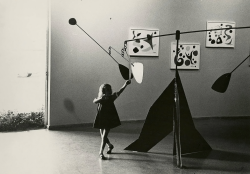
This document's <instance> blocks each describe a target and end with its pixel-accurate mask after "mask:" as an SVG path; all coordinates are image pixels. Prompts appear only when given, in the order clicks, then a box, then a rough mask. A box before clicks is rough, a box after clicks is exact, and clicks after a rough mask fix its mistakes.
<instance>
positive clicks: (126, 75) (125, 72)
mask: <svg viewBox="0 0 250 174" xmlns="http://www.w3.org/2000/svg"><path fill="white" fill-rule="evenodd" d="M69 24H70V25H76V26H78V27H79V28H80V29H81V30H82V31H83V32H84V33H85V34H86V35H87V36H89V37H90V38H91V39H92V40H93V41H94V42H95V43H96V44H97V45H98V46H99V47H101V48H102V49H103V51H105V52H106V53H107V54H108V55H109V56H110V57H111V58H112V59H113V60H114V61H115V62H116V63H117V64H118V67H119V70H120V73H121V75H122V77H123V78H124V79H125V80H128V79H130V78H133V74H132V73H131V74H130V70H129V69H128V68H127V67H125V66H124V65H122V64H119V63H118V62H117V61H116V60H115V58H114V57H113V56H112V55H111V53H110V52H108V51H106V50H105V49H104V48H103V47H102V46H101V45H100V44H99V43H98V42H97V41H96V40H95V39H94V38H92V37H91V36H90V35H89V34H88V33H87V32H86V31H85V30H83V29H82V28H81V27H80V26H79V25H78V24H77V22H76V19H75V18H70V19H69ZM123 56H124V55H123ZM129 66H130V65H129Z"/></svg>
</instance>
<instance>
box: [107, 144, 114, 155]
mask: <svg viewBox="0 0 250 174" xmlns="http://www.w3.org/2000/svg"><path fill="white" fill-rule="evenodd" d="M113 149H114V146H113V145H112V144H111V146H109V148H108V151H107V154H111V152H112V150H113Z"/></svg>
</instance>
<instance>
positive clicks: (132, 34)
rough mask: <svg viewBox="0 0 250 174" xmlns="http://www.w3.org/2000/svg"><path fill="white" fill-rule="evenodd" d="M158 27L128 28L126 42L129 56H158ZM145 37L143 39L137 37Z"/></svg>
mask: <svg viewBox="0 0 250 174" xmlns="http://www.w3.org/2000/svg"><path fill="white" fill-rule="evenodd" d="M158 35H159V29H135V28H131V29H130V30H129V40H132V39H138V40H135V41H130V42H128V50H129V55H130V56H158V55H159V37H153V36H158ZM139 38H145V39H139Z"/></svg>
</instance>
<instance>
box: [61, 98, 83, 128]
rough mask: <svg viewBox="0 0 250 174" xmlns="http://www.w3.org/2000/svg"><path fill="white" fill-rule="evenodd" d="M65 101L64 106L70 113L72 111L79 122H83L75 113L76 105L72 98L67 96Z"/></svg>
mask: <svg viewBox="0 0 250 174" xmlns="http://www.w3.org/2000/svg"><path fill="white" fill-rule="evenodd" d="M63 103H64V107H65V108H66V110H67V111H68V112H69V113H71V115H72V116H73V117H74V119H75V120H76V121H77V123H81V119H80V118H79V117H78V116H77V114H76V113H75V106H74V103H73V102H72V100H70V99H69V98H65V99H64V102H63Z"/></svg>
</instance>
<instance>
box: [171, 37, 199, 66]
mask: <svg viewBox="0 0 250 174" xmlns="http://www.w3.org/2000/svg"><path fill="white" fill-rule="evenodd" d="M175 57H176V43H175V42H172V43H171V69H175V68H176V63H177V66H178V67H177V68H178V69H199V68H200V43H179V47H178V56H177V59H176V58H175Z"/></svg>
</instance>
